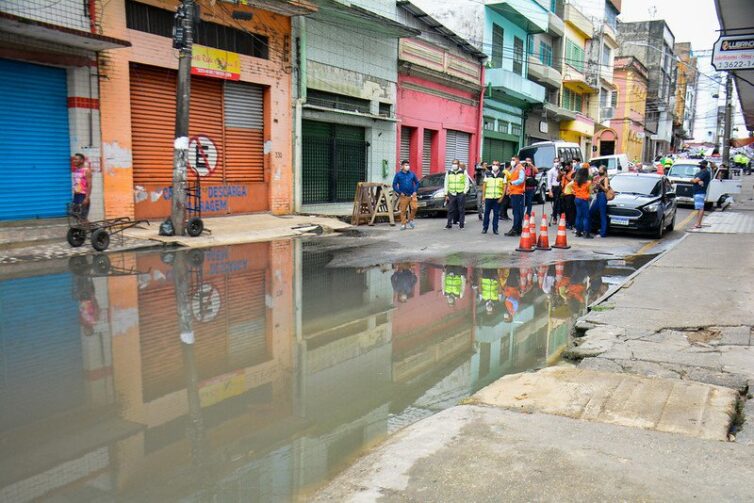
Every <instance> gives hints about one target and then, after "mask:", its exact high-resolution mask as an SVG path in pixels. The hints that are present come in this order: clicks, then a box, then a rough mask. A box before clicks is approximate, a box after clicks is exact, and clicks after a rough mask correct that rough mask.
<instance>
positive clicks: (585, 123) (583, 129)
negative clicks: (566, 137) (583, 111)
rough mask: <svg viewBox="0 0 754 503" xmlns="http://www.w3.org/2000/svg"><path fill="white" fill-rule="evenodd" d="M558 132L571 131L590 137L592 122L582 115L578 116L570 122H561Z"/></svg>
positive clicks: (591, 134) (592, 128) (592, 131)
mask: <svg viewBox="0 0 754 503" xmlns="http://www.w3.org/2000/svg"><path fill="white" fill-rule="evenodd" d="M560 130H561V131H572V132H574V133H579V134H582V135H584V136H589V137H591V136H593V135H594V121H593V120H591V119H588V118H586V117H584V116H582V115H579V116H578V117H576V119H574V120H572V121H563V122H561V123H560Z"/></svg>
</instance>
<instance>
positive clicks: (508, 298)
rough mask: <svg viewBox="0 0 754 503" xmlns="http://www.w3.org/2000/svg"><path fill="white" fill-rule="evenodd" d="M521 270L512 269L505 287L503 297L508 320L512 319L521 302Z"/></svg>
mask: <svg viewBox="0 0 754 503" xmlns="http://www.w3.org/2000/svg"><path fill="white" fill-rule="evenodd" d="M520 284H521V272H520V271H519V270H518V269H513V270H511V272H510V274H509V275H508V279H507V281H506V282H505V286H504V287H503V297H504V298H505V302H504V303H505V310H506V311H507V314H508V316H506V320H507V321H510V320H512V319H513V317H514V316H515V315H516V313H517V312H518V310H519V307H520V304H521V290H520V288H519V285H520Z"/></svg>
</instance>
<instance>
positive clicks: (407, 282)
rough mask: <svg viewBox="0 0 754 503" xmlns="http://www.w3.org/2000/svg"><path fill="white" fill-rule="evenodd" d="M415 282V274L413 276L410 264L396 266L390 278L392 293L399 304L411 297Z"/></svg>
mask: <svg viewBox="0 0 754 503" xmlns="http://www.w3.org/2000/svg"><path fill="white" fill-rule="evenodd" d="M416 282H417V279H416V274H414V271H413V268H412V266H411V264H405V263H404V264H397V265H396V266H395V272H394V273H393V275H392V276H390V283H391V284H392V285H393V292H395V295H396V297H397V298H398V301H399V302H401V303H405V302H406V301H407V300H408V298H409V297H413V295H414V288H415V287H416Z"/></svg>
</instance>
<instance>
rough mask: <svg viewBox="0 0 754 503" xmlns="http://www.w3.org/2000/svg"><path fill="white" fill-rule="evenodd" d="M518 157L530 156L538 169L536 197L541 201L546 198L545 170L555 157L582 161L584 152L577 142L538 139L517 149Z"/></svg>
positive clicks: (549, 166)
mask: <svg viewBox="0 0 754 503" xmlns="http://www.w3.org/2000/svg"><path fill="white" fill-rule="evenodd" d="M518 157H519V158H520V159H521V160H522V161H523V160H524V159H526V158H527V157H529V158H531V160H532V161H533V162H534V165H535V166H536V167H537V168H538V169H539V174H538V175H537V195H536V198H537V199H538V201H539V202H541V203H543V202H545V199H546V198H547V176H546V175H547V171H548V170H549V169H550V168H551V167H552V163H553V162H555V158H556V157H560V158H561V159H563V160H564V161H565V162H571V161H572V160H574V159H581V160H582V161H583V160H584V153H583V152H582V151H581V147H580V146H579V144H578V143H569V142H565V141H540V142H537V143H532V144H531V145H529V146H527V147H524V148H522V149H521V150H519V152H518Z"/></svg>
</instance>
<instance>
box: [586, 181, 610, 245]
mask: <svg viewBox="0 0 754 503" xmlns="http://www.w3.org/2000/svg"><path fill="white" fill-rule="evenodd" d="M592 185H593V187H594V194H595V197H594V201H593V202H592V206H591V208H590V209H589V220H590V228H591V221H592V220H597V219H599V222H600V233H599V234H598V235H597V236H596V237H598V238H604V237H606V236H607V194H608V191H609V190H610V179H609V178H608V177H607V168H606V167H605V166H600V167H599V171H598V172H597V176H596V177H595V178H594V180H593V181H592Z"/></svg>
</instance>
